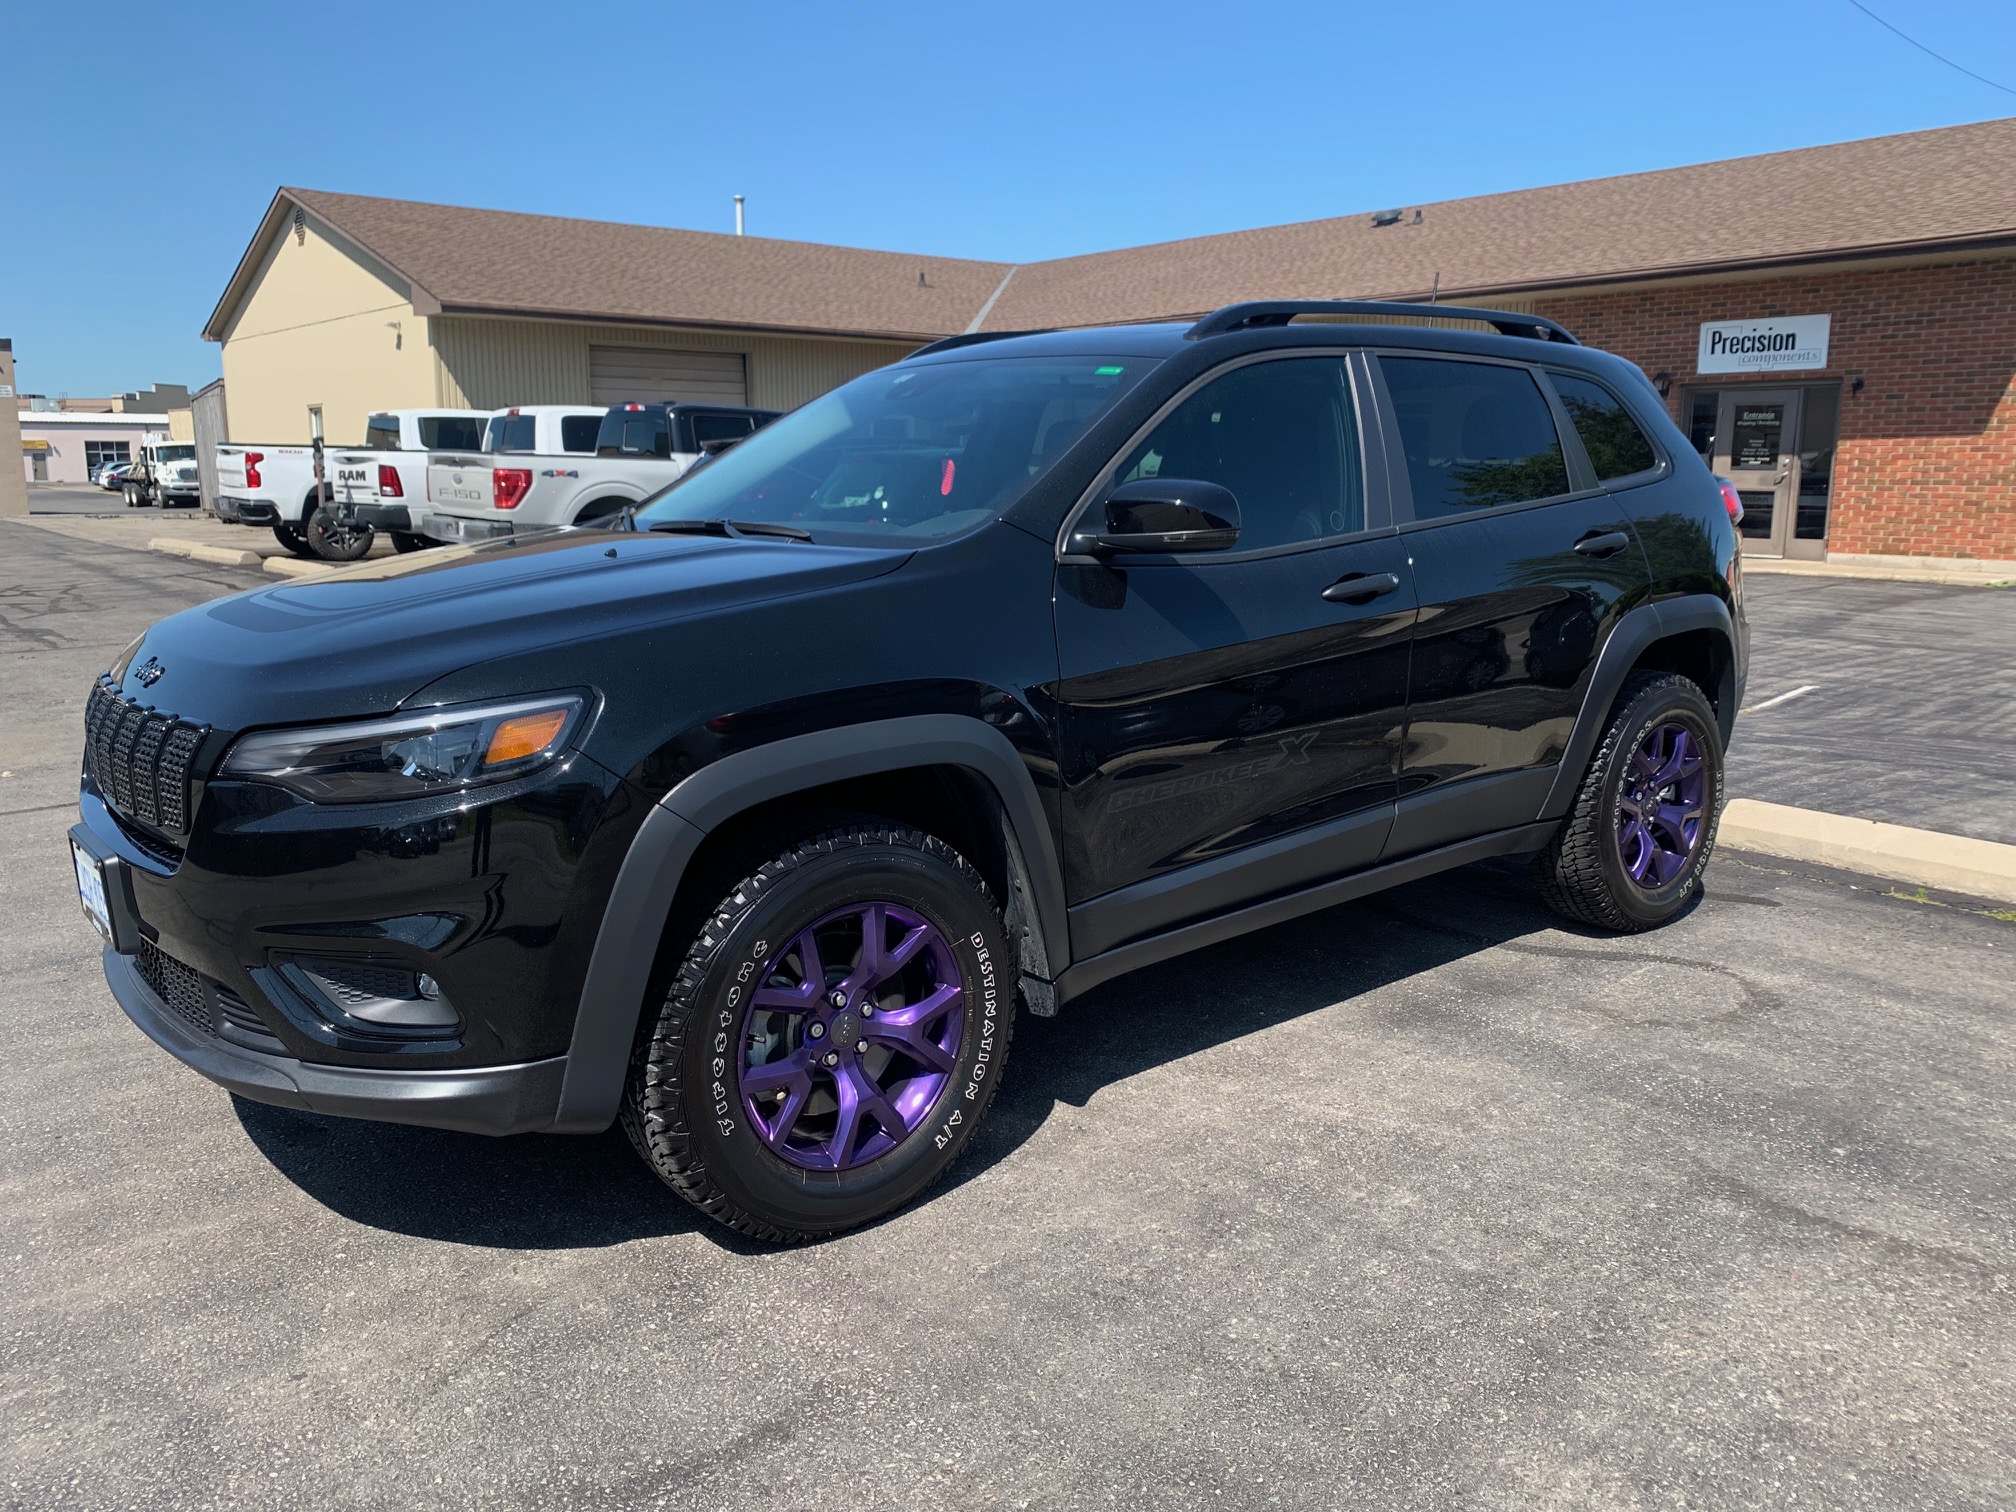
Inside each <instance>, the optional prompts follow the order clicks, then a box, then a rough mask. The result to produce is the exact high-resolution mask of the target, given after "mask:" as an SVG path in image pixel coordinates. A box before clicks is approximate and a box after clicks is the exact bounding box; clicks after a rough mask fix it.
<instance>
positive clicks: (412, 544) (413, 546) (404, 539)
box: [392, 530, 434, 556]
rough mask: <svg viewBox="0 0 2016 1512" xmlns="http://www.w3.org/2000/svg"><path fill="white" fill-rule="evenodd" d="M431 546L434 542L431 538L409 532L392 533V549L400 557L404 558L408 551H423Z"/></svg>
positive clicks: (396, 531)
mask: <svg viewBox="0 0 2016 1512" xmlns="http://www.w3.org/2000/svg"><path fill="white" fill-rule="evenodd" d="M433 544H434V540H433V538H432V537H430V536H424V535H416V534H415V533H414V532H413V531H410V530H395V531H393V532H392V549H393V550H394V551H396V552H398V553H399V554H400V555H401V556H404V555H405V554H406V553H407V552H409V551H425V550H426V549H427V548H428V547H429V546H432V545H433Z"/></svg>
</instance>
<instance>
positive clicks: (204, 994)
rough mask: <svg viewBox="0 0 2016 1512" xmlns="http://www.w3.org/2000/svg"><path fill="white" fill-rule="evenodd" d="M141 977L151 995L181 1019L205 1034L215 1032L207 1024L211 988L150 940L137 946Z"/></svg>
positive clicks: (200, 977)
mask: <svg viewBox="0 0 2016 1512" xmlns="http://www.w3.org/2000/svg"><path fill="white" fill-rule="evenodd" d="M138 965H139V967H140V976H141V978H142V979H143V980H144V981H145V982H146V983H147V985H148V986H149V987H152V988H153V989H154V995H155V996H156V997H158V998H160V999H161V1001H162V1002H164V1003H166V1004H167V1005H168V1006H169V1007H170V1008H172V1009H173V1010H174V1011H175V1012H176V1013H178V1014H180V1015H181V1016H182V1018H184V1019H185V1020H187V1021H188V1022H189V1023H190V1024H192V1025H194V1026H195V1027H196V1028H198V1029H200V1030H202V1031H203V1032H204V1033H205V1034H210V1033H213V1032H214V1029H213V1026H212V1024H211V1021H210V985H209V983H207V982H206V981H204V979H203V976H202V973H200V972H198V971H197V970H195V969H194V968H193V967H189V966H184V965H183V964H182V963H181V962H180V961H178V960H176V959H175V957H173V956H171V955H169V954H167V953H166V952H165V951H163V950H162V949H161V948H160V947H159V946H158V945H156V944H155V943H154V942H153V941H152V940H142V941H141V942H140V955H139V960H138Z"/></svg>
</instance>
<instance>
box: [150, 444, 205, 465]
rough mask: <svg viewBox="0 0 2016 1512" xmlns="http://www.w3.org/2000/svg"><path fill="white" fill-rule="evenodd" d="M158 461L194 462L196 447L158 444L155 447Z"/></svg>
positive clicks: (155, 457)
mask: <svg viewBox="0 0 2016 1512" xmlns="http://www.w3.org/2000/svg"><path fill="white" fill-rule="evenodd" d="M154 460H155V461H157V462H194V461H195V460H196V448H195V447H193V446H157V447H155V448H154Z"/></svg>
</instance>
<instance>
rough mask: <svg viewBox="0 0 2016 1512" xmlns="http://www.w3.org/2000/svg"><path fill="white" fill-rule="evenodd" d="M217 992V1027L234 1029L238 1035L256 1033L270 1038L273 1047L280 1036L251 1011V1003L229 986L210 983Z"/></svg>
mask: <svg viewBox="0 0 2016 1512" xmlns="http://www.w3.org/2000/svg"><path fill="white" fill-rule="evenodd" d="M210 987H211V990H212V991H213V992H215V993H216V994H217V1027H218V1029H219V1030H220V1031H221V1030H226V1029H235V1030H236V1031H237V1032H238V1033H239V1034H240V1035H256V1036H257V1037H258V1038H260V1039H265V1040H271V1041H273V1044H274V1046H275V1047H277V1046H278V1045H279V1043H280V1037H279V1036H278V1035H276V1034H275V1033H274V1032H273V1031H272V1030H271V1029H269V1028H267V1027H266V1021H265V1020H264V1019H262V1018H261V1017H259V1015H258V1014H257V1013H256V1012H254V1011H253V1009H252V1005H251V1004H250V1003H247V1002H246V1001H245V999H243V998H241V997H240V996H238V994H237V993H235V992H233V991H232V990H231V989H230V988H229V987H220V986H218V985H217V983H215V982H212V983H211V984H210Z"/></svg>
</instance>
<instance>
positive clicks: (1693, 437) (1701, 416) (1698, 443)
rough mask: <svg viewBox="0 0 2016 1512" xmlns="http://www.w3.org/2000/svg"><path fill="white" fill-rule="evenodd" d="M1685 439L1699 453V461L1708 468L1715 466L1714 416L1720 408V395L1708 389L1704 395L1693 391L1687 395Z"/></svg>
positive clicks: (1700, 391) (1698, 390)
mask: <svg viewBox="0 0 2016 1512" xmlns="http://www.w3.org/2000/svg"><path fill="white" fill-rule="evenodd" d="M1688 399H1689V401H1690V403H1689V406H1688V410H1687V439H1688V440H1689V441H1690V442H1692V443H1693V446H1694V450H1696V451H1697V452H1699V453H1701V460H1702V461H1703V462H1706V463H1707V464H1708V465H1709V466H1710V467H1713V466H1714V465H1715V462H1714V457H1715V414H1716V411H1718V410H1719V409H1721V408H1722V395H1721V394H1720V393H1719V392H1718V391H1716V390H1714V389H1709V390H1708V391H1706V392H1705V393H1704V392H1703V391H1702V390H1700V389H1695V390H1694V391H1693V392H1692V393H1690V394H1689V395H1688Z"/></svg>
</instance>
